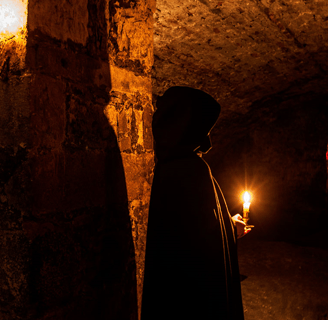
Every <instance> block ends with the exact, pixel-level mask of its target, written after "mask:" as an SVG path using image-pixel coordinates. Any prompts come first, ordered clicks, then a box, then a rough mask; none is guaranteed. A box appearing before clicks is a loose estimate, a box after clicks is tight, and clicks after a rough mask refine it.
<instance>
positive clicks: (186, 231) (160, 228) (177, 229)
mask: <svg viewBox="0 0 328 320" xmlns="http://www.w3.org/2000/svg"><path fill="white" fill-rule="evenodd" d="M219 113H220V105H219V104H218V103H217V102H216V101H215V100H214V99H213V98H212V97H211V96H209V95H208V94H206V93H205V92H203V91H200V90H196V89H192V88H188V87H172V88H170V89H168V90H167V91H166V92H165V93H164V95H163V96H162V97H159V99H158V100H157V110H156V112H155V114H154V118H153V135H154V139H155V143H156V145H155V152H156V156H157V159H158V161H157V164H156V166H155V172H154V181H153V185H152V193H151V200H150V208H149V220H148V232H147V245H146V259H145V277H144V287H143V297H142V309H141V320H164V319H165V320H184V319H185V320H196V319H197V320H210V319H213V320H214V319H215V320H242V319H244V315H243V307H242V300H241V290H240V278H239V268H238V261H237V248H236V232H235V227H234V224H233V221H232V219H231V216H230V214H229V211H228V208H227V206H226V203H225V200H224V198H223V195H222V192H221V190H220V187H219V185H218V184H217V182H216V181H215V179H214V178H213V177H212V174H211V171H210V168H209V167H208V165H207V163H206V162H205V161H204V160H203V159H202V158H201V157H200V156H199V155H198V154H197V153H199V152H206V151H207V150H208V149H209V148H210V146H211V145H210V140H209V136H208V134H209V132H210V130H211V129H212V127H213V126H214V124H215V122H216V120H217V118H218V116H219Z"/></svg>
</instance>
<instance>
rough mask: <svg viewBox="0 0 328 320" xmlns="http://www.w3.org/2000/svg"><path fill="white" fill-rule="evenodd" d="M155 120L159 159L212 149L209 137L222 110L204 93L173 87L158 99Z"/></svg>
mask: <svg viewBox="0 0 328 320" xmlns="http://www.w3.org/2000/svg"><path fill="white" fill-rule="evenodd" d="M156 107H157V109H156V112H155V113H154V116H153V123H152V128H153V135H154V140H155V153H156V156H157V158H158V159H161V158H167V157H172V156H174V155H176V154H181V153H183V154H184V153H192V152H203V153H206V152H207V151H208V150H209V149H210V148H211V142H210V139H209V136H208V135H209V133H210V131H211V129H212V128H213V126H214V125H215V123H216V121H217V119H218V117H219V114H220V110H221V107H220V105H219V103H218V102H217V101H216V100H215V99H214V98H212V97H211V96H210V95H209V94H207V93H205V92H204V91H201V90H197V89H193V88H189V87H171V88H169V89H168V90H167V91H165V93H164V94H163V95H162V96H160V97H158V99H157V102H156Z"/></svg>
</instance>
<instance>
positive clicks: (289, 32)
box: [153, 0, 328, 118]
mask: <svg viewBox="0 0 328 320" xmlns="http://www.w3.org/2000/svg"><path fill="white" fill-rule="evenodd" d="M156 6H157V10H156V13H155V30H154V55H155V63H154V67H153V88H154V93H155V94H162V93H163V92H164V91H165V90H166V89H167V88H168V87H170V86H172V85H188V86H193V87H196V88H199V89H203V90H205V91H207V92H209V93H210V94H212V95H213V96H214V97H215V98H216V99H217V100H218V101H219V102H220V104H221V105H222V107H223V108H222V115H221V117H223V118H224V117H228V116H231V115H232V114H235V115H238V114H245V113H247V112H248V111H249V110H250V108H251V105H252V104H253V103H254V102H255V101H259V100H262V99H266V98H268V97H270V96H272V95H276V94H285V95H299V94H303V93H306V92H313V93H323V92H327V88H328V86H327V85H328V77H327V72H328V58H327V53H328V2H327V1H326V0H225V1H217V0H179V1H170V0H157V1H156Z"/></svg>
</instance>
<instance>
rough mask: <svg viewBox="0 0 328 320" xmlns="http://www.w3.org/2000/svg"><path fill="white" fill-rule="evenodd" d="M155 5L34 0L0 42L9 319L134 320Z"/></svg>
mask: <svg viewBox="0 0 328 320" xmlns="http://www.w3.org/2000/svg"><path fill="white" fill-rule="evenodd" d="M153 9H154V3H150V1H128V3H127V2H126V1H123V0H122V1H116V2H115V3H114V1H107V0H82V1H81V0H60V1H56V3H54V2H53V1H50V0H46V1H41V2H40V1H38V0H29V3H28V11H29V12H28V13H29V14H28V22H27V26H28V30H27V31H28V32H27V34H28V36H27V37H26V33H25V32H22V33H20V34H17V35H15V37H14V38H12V39H6V41H3V40H1V42H0V68H1V70H0V72H1V80H0V111H1V112H0V126H1V128H0V210H1V217H0V246H1V249H0V293H1V297H0V300H1V304H0V318H1V319H2V320H7V319H8V320H12V319H24V320H30V319H33V320H37V319H38V320H39V319H56V320H60V319H79V320H80V319H122V320H125V319H126V320H136V319H137V318H138V305H139V311H140V303H141V292H142V281H143V280H142V278H143V260H144V246H145V235H146V224H147V213H148V204H149V195H150V186H151V180H152V169H153V150H152V134H151V117H152V104H151V85H150V70H151V67H152V11H153ZM137 291H138V293H137ZM137 299H138V301H137Z"/></svg>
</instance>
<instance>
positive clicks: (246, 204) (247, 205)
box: [243, 191, 251, 220]
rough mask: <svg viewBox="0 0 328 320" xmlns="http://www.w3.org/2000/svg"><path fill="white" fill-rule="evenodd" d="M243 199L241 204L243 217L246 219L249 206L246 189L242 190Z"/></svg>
mask: <svg viewBox="0 0 328 320" xmlns="http://www.w3.org/2000/svg"><path fill="white" fill-rule="evenodd" d="M243 200H244V204H243V218H244V219H247V220H248V213H249V206H250V205H251V202H250V200H251V195H250V194H249V192H248V191H245V192H244V195H243Z"/></svg>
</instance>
